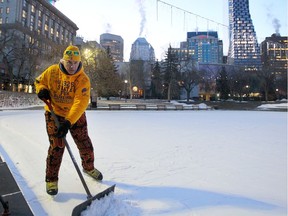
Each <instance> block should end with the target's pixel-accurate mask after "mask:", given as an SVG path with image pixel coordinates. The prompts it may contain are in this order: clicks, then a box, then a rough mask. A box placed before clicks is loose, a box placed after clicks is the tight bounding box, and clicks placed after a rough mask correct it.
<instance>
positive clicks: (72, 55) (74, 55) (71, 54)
mask: <svg viewBox="0 0 288 216" xmlns="http://www.w3.org/2000/svg"><path fill="white" fill-rule="evenodd" d="M63 59H64V60H72V61H81V56H80V51H79V49H78V47H76V46H72V45H70V46H68V47H67V48H66V50H65V51H64V53H63Z"/></svg>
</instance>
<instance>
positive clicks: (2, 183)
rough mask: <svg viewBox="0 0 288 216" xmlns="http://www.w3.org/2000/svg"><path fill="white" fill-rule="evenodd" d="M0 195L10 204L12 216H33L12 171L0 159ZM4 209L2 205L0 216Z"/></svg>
mask: <svg viewBox="0 0 288 216" xmlns="http://www.w3.org/2000/svg"><path fill="white" fill-rule="evenodd" d="M0 195H1V196H2V198H3V200H4V201H5V202H8V206H9V213H10V214H9V215H11V216H33V215H34V214H33V213H32V211H31V209H30V207H29V205H28V203H27V202H26V200H25V198H24V196H23V194H22V192H21V190H20V189H19V187H18V185H17V183H16V181H15V179H14V177H13V175H12V173H11V171H10V169H9V168H8V166H7V164H6V163H5V162H3V161H2V159H1V157H0ZM3 212H4V207H3V206H2V205H1V204H0V214H1V215H2V213H3Z"/></svg>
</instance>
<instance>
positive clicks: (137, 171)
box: [0, 99, 287, 216]
mask: <svg viewBox="0 0 288 216" xmlns="http://www.w3.org/2000/svg"><path fill="white" fill-rule="evenodd" d="M19 100H21V99H19ZM21 101H22V103H19V104H21V106H26V104H27V100H24V101H23V100H21ZM283 105H284V106H285V105H286V107H287V103H286V104H285V103H284V104H283ZM261 107H262V108H263V109H265V108H267V107H266V106H265V105H262V106H261ZM86 116H87V121H88V130H89V134H90V138H91V140H92V142H93V145H94V149H95V166H96V167H97V168H98V169H100V170H101V171H102V173H103V175H104V180H103V182H102V183H97V182H96V181H95V180H93V179H92V178H90V177H88V176H86V175H84V179H85V181H86V182H87V185H88V187H89V189H90V191H91V194H92V195H95V194H97V193H99V192H100V191H102V190H104V189H106V188H107V187H109V186H111V185H113V184H116V188H115V193H114V194H111V195H112V196H110V197H108V198H107V199H105V200H101V201H98V202H96V201H94V202H93V203H92V204H93V205H92V206H91V208H89V209H88V210H87V211H86V212H85V215H89V216H93V215H101V216H118V215H121V216H131V215H133V216H151V215H153V216H191V215H201V216H211V215H213V216H231V215H233V216H243V215H245V216H271V215H273V216H286V215H287V112H273V111H223V110H208V111H207V110H198V111H148V110H146V111H109V110H107V111H105V110H104V111H91V110H87V112H86ZM44 118H45V117H44V110H43V108H42V109H40V110H39V109H38V110H9V108H8V110H5V109H4V110H3V111H0V156H1V158H2V159H3V160H4V161H5V162H6V163H7V164H8V167H9V168H10V170H11V172H12V174H13V176H14V178H15V179H16V181H17V183H18V185H19V187H20V188H21V190H22V192H23V194H24V196H25V198H26V200H27V202H28V204H29V205H30V207H31V209H32V211H33V212H34V214H35V215H41V216H46V215H49V216H54V215H62V216H70V215H71V211H72V209H73V208H74V207H75V206H76V205H78V204H80V203H82V202H84V201H85V200H86V193H85V190H84V188H83V186H82V184H81V182H80V179H79V177H78V175H77V173H76V170H75V168H74V167H73V163H72V162H71V159H70V158H69V156H68V153H67V151H66V152H65V153H64V158H63V161H62V165H61V169H60V174H59V193H58V195H57V196H55V197H51V196H49V195H48V194H46V191H45V181H44V179H45V178H44V176H45V159H46V155H47V150H48V143H49V142H48V138H47V134H46V129H45V120H44ZM67 141H68V143H69V144H70V147H71V150H72V152H73V154H74V156H75V159H76V160H77V163H78V164H79V165H80V158H79V154H78V151H77V148H76V145H75V144H74V142H73V140H72V138H71V136H70V135H69V134H68V135H67ZM80 168H81V167H80ZM4 198H5V196H4ZM9 204H10V208H12V207H13V205H14V203H9ZM0 212H1V209H0Z"/></svg>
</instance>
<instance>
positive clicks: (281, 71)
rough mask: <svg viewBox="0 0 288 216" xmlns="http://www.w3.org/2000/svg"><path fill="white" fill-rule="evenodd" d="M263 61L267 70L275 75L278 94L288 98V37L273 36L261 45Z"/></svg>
mask: <svg viewBox="0 0 288 216" xmlns="http://www.w3.org/2000/svg"><path fill="white" fill-rule="evenodd" d="M261 60H262V65H263V68H264V69H265V70H268V71H269V72H271V73H272V74H274V75H275V78H276V80H275V81H276V82H275V88H276V89H277V91H276V92H278V94H281V95H282V96H286V98H287V71H288V37H287V36H286V37H281V36H280V34H276V33H275V34H272V35H271V37H266V38H265V40H264V41H263V42H262V43H261Z"/></svg>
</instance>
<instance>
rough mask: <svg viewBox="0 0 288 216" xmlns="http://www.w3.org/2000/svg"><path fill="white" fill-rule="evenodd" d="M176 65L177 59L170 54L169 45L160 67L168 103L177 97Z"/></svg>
mask: <svg viewBox="0 0 288 216" xmlns="http://www.w3.org/2000/svg"><path fill="white" fill-rule="evenodd" d="M178 65H179V63H178V59H177V58H176V55H175V54H174V53H173V52H172V48H171V45H170V46H169V48H168V52H167V53H166V57H165V60H164V62H163V67H162V68H163V81H164V83H163V85H164V94H165V95H166V96H167V100H168V101H170V100H171V99H172V98H176V97H177V98H178V97H179V93H180V89H179V85H178V78H179V72H178Z"/></svg>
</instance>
